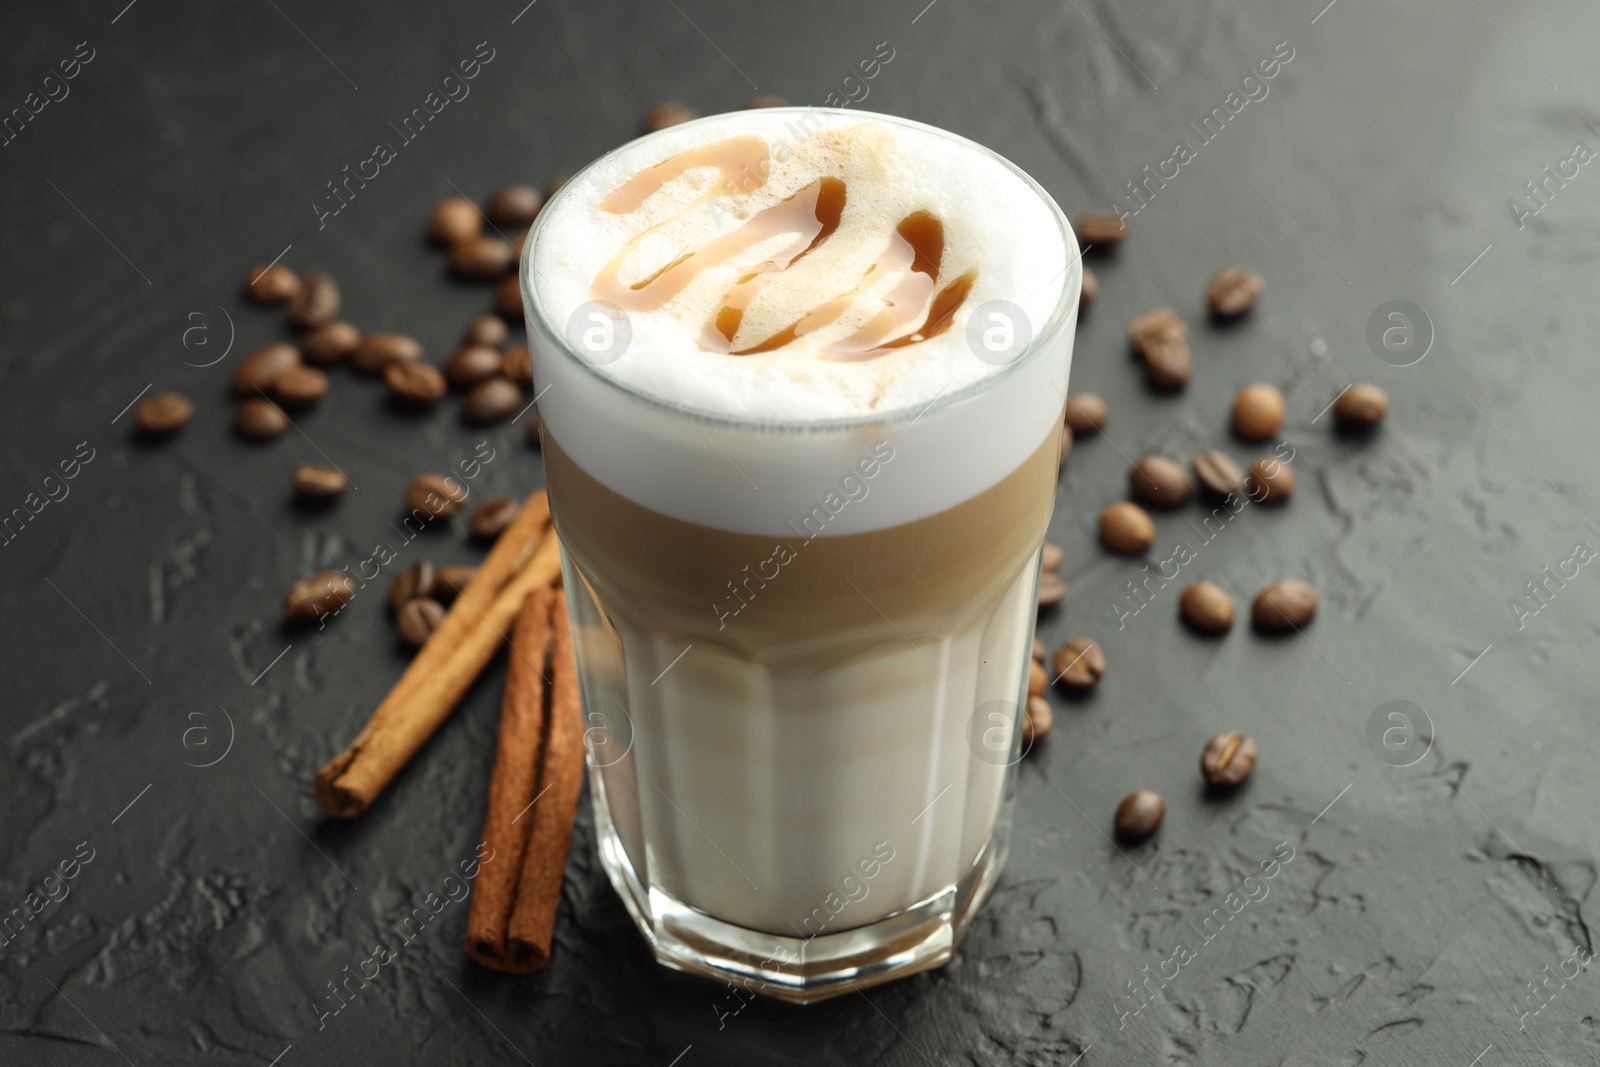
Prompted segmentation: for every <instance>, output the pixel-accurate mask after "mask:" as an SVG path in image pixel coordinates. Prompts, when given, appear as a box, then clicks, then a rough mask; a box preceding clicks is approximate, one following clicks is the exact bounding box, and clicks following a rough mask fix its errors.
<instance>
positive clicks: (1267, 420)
mask: <svg viewBox="0 0 1600 1067" xmlns="http://www.w3.org/2000/svg"><path fill="white" fill-rule="evenodd" d="M1283 409H1284V403H1283V394H1282V393H1280V392H1278V390H1277V389H1276V388H1275V387H1273V386H1270V385H1267V384H1266V383H1264V382H1256V383H1255V384H1253V385H1247V386H1245V387H1244V388H1243V389H1241V390H1239V392H1238V394H1237V395H1236V396H1235V397H1234V398H1233V432H1234V433H1236V434H1238V435H1239V436H1240V437H1241V438H1243V439H1244V440H1246V441H1265V440H1266V439H1267V438H1269V437H1271V436H1272V435H1273V434H1275V433H1277V432H1278V427H1280V426H1282V425H1283Z"/></svg>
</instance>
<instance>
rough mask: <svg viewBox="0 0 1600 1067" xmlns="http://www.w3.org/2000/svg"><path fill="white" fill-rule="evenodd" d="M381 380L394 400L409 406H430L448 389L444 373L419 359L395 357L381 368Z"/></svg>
mask: <svg viewBox="0 0 1600 1067" xmlns="http://www.w3.org/2000/svg"><path fill="white" fill-rule="evenodd" d="M383 380H384V382H385V384H387V385H388V386H389V394H390V395H391V396H393V397H394V398H395V401H396V402H398V403H400V404H403V405H405V406H406V407H410V408H425V407H430V406H432V404H433V403H434V402H435V401H437V400H438V399H439V398H440V397H442V396H444V394H445V393H446V392H448V391H449V387H448V386H446V385H445V383H444V375H442V374H440V373H439V372H438V371H437V370H435V369H434V368H433V367H432V365H430V364H427V363H424V362H422V360H420V359H397V360H395V361H394V362H392V363H390V364H389V365H388V366H387V367H385V368H383Z"/></svg>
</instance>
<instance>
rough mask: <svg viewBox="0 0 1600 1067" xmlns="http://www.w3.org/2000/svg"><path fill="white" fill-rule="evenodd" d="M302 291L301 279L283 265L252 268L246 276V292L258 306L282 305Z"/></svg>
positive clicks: (276, 264)
mask: <svg viewBox="0 0 1600 1067" xmlns="http://www.w3.org/2000/svg"><path fill="white" fill-rule="evenodd" d="M299 291H300V278H299V277H298V276H297V275H296V274H295V272H294V271H292V270H290V269H289V268H288V267H285V266H284V265H283V264H282V263H274V264H273V265H272V266H270V267H267V266H261V267H251V268H250V273H249V274H246V275H245V276H244V292H245V295H246V296H248V297H249V298H250V299H251V300H254V301H255V302H256V303H258V304H282V303H283V302H285V301H287V300H293V299H294V295H295V294H296V293H298V292H299Z"/></svg>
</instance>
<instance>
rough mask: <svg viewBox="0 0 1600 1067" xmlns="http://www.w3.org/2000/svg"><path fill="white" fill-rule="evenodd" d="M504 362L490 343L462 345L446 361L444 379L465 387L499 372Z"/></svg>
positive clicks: (453, 384)
mask: <svg viewBox="0 0 1600 1067" xmlns="http://www.w3.org/2000/svg"><path fill="white" fill-rule="evenodd" d="M503 362H504V360H503V357H502V356H501V355H500V353H499V352H498V351H497V350H495V349H493V348H490V347H489V346H488V345H462V346H461V347H460V348H458V349H456V350H455V353H454V354H453V355H451V357H450V358H449V359H448V360H446V361H445V364H444V380H445V381H447V382H449V383H450V384H451V385H452V386H453V387H455V388H457V389H465V388H467V387H468V386H473V385H477V384H478V383H479V382H481V381H483V380H484V379H485V378H492V377H494V376H495V375H496V374H499V373H500V367H501V364H502V363H503Z"/></svg>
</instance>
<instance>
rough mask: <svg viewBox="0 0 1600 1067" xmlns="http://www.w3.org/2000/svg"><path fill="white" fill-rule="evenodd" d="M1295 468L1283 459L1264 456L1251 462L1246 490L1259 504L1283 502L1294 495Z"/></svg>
mask: <svg viewBox="0 0 1600 1067" xmlns="http://www.w3.org/2000/svg"><path fill="white" fill-rule="evenodd" d="M1294 484H1295V477H1294V468H1293V467H1291V466H1289V464H1287V463H1285V462H1284V461H1283V460H1281V459H1275V458H1274V457H1272V456H1262V457H1261V458H1260V459H1258V460H1256V461H1255V462H1254V463H1252V464H1250V478H1249V481H1248V482H1247V483H1246V485H1245V492H1247V493H1249V494H1250V498H1251V499H1252V500H1254V501H1255V502H1256V503H1257V504H1282V503H1283V502H1285V501H1286V500H1288V499H1289V497H1291V496H1293V495H1294Z"/></svg>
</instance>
